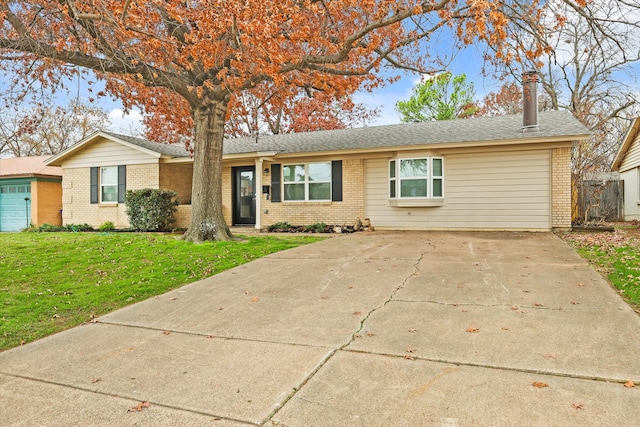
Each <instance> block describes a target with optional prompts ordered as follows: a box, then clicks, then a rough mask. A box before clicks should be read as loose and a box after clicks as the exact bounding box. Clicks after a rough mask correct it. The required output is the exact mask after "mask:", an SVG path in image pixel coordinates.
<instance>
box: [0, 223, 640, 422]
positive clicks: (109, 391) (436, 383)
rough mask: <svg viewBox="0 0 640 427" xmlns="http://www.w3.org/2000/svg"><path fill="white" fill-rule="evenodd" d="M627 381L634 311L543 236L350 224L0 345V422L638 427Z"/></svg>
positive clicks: (634, 361)
mask: <svg viewBox="0 0 640 427" xmlns="http://www.w3.org/2000/svg"><path fill="white" fill-rule="evenodd" d="M629 380H632V381H634V382H635V383H636V384H639V383H640V318H639V317H638V316H637V315H636V314H635V313H634V312H633V311H632V310H631V309H630V308H629V307H628V306H627V305H626V304H625V303H624V302H623V301H622V300H621V299H620V298H619V297H618V295H616V293H615V292H614V291H612V290H611V289H610V287H609V286H608V284H607V283H606V282H605V281H604V280H603V279H602V278H601V277H600V276H599V275H598V273H596V272H595V271H594V270H593V269H592V268H590V267H589V266H588V265H587V264H586V263H585V262H584V261H583V260H581V259H580V258H579V257H578V256H577V255H576V254H575V253H574V252H573V251H572V250H571V249H570V248H569V247H568V246H567V245H566V244H565V243H563V242H562V241H561V240H560V239H559V238H557V237H556V236H554V235H553V234H545V233H539V234H530V233H488V232H487V233H463V232H459V233H441V232H374V233H357V234H354V235H348V236H341V237H337V238H332V239H328V240H325V241H322V242H319V243H315V244H312V245H308V246H304V247H300V248H297V249H293V250H289V251H286V252H281V253H278V254H274V255H270V256H268V257H265V258H262V259H260V260H257V261H254V262H251V263H249V264H246V265H244V266H241V267H238V268H236V269H234V270H230V271H227V272H225V273H222V274H219V275H217V276H214V277H211V278H208V279H206V280H203V281H200V282H197V283H194V284H191V285H189V286H185V287H183V288H181V289H179V290H176V291H173V292H170V293H168V294H165V295H162V296H160V297H157V298H153V299H151V300H148V301H144V302H142V303H139V304H136V305H134V306H131V307H128V308H125V309H123V310H119V311H117V312H114V313H112V314H109V315H107V316H104V317H102V318H100V319H99V320H98V321H97V322H96V323H92V324H87V325H85V326H81V327H78V328H75V329H72V330H69V331H66V332H63V333H60V334H57V335H54V336H51V337H49V338H45V339H42V340H40V341H37V342H34V343H31V344H28V345H25V346H23V347H20V348H16V349H13V350H9V351H6V352H4V353H1V354H0V424H2V425H24V426H36V425H51V426H61V425H64V426H72V425H78V426H90V425H96V426H116V425H117V426H125V425H131V426H133V425H136V426H159V425H166V426H210V425H214V426H240V425H266V426H350V425H362V426H432V425H433V426H470V425H491V426H497V425H505V426H513V425H540V426H565V425H580V426H603V425H616V426H624V425H638V424H640V387H638V386H636V387H635V388H627V387H624V385H623V384H624V383H625V382H627V381H629ZM534 383H535V384H536V385H537V386H534ZM142 402H149V405H148V406H147V404H146V403H145V404H144V405H140V404H141V403H142ZM136 409H138V410H136Z"/></svg>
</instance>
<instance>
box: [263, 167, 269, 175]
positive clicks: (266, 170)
mask: <svg viewBox="0 0 640 427" xmlns="http://www.w3.org/2000/svg"><path fill="white" fill-rule="evenodd" d="M262 174H263V175H265V176H266V175H269V168H264V170H263V171H262Z"/></svg>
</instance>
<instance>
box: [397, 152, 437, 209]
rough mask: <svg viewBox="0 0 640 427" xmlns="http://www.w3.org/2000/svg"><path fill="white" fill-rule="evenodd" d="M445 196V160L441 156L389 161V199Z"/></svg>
mask: <svg viewBox="0 0 640 427" xmlns="http://www.w3.org/2000/svg"><path fill="white" fill-rule="evenodd" d="M442 198H444V161H443V159H442V158H440V157H423V158H414V159H396V160H391V161H390V162H389V199H442Z"/></svg>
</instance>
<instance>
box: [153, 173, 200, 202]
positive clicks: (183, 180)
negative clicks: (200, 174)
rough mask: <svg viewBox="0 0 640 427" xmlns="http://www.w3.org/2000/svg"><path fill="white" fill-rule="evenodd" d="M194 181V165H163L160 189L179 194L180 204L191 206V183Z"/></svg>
mask: <svg viewBox="0 0 640 427" xmlns="http://www.w3.org/2000/svg"><path fill="white" fill-rule="evenodd" d="M192 179H193V163H161V164H160V187H159V188H161V189H164V190H172V191H175V192H176V193H177V194H178V202H179V203H180V204H182V205H189V204H191V181H192Z"/></svg>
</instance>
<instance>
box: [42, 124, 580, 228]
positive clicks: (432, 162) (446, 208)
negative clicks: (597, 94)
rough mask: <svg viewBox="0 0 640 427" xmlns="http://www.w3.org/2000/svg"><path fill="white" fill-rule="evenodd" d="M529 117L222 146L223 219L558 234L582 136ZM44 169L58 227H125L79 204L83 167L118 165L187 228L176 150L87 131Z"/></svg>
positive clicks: (189, 169) (184, 162) (116, 214)
mask: <svg viewBox="0 0 640 427" xmlns="http://www.w3.org/2000/svg"><path fill="white" fill-rule="evenodd" d="M540 118H541V120H540V126H539V131H538V132H535V133H523V132H522V126H521V124H520V123H519V121H520V120H521V118H520V117H519V116H502V117H489V118H479V119H466V120H454V121H448V122H428V123H411V124H402V125H390V126H379V127H369V128H359V129H343V130H336V131H320V132H310V133H302V134H287V135H267V136H261V137H260V140H259V141H258V142H256V141H255V140H254V139H250V138H240V139H234V140H226V141H225V144H224V147H225V149H224V156H223V170H222V197H223V214H224V218H225V221H226V222H227V224H229V225H247V226H253V227H255V228H265V227H268V226H269V225H271V224H274V223H277V222H288V223H290V224H292V225H310V224H314V223H319V222H324V223H326V224H336V225H342V224H353V222H355V221H356V219H358V218H365V217H368V218H370V219H371V221H372V223H373V224H374V225H375V226H376V227H379V228H389V229H461V230H462V229H464V230H487V229H488V230H550V229H553V228H568V227H570V226H571V147H572V144H573V143H574V142H575V141H577V140H581V139H584V138H587V137H588V131H587V130H586V129H585V128H584V127H583V126H582V125H581V124H580V123H579V122H577V121H576V120H575V119H574V118H573V117H572V116H571V115H570V114H569V113H567V112H547V113H541V114H540ZM49 164H51V165H59V166H61V167H62V168H63V176H64V178H63V190H62V191H63V221H64V222H65V223H69V222H73V223H77V222H88V223H90V224H91V225H93V226H95V227H97V226H99V225H100V224H101V223H103V222H104V221H113V222H114V224H115V225H116V226H117V227H126V226H128V221H127V218H126V215H125V210H124V205H123V204H122V203H116V202H115V201H114V200H111V201H106V202H105V201H103V200H99V201H97V202H96V203H90V193H91V188H90V187H91V182H90V181H91V169H92V168H93V169H94V170H98V169H100V171H103V170H106V172H108V170H109V169H110V168H111V172H112V173H113V174H114V175H113V176H115V173H116V169H115V168H116V167H118V168H119V169H118V170H119V171H120V173H122V179H123V183H122V186H123V188H124V186H125V185H126V189H141V188H165V189H171V190H173V191H176V192H177V193H178V200H179V202H180V206H179V207H178V212H177V215H176V227H178V228H184V227H187V226H188V224H189V219H190V213H191V209H190V203H191V197H192V195H191V180H192V179H191V178H192V174H193V163H192V159H191V158H190V157H189V155H188V153H187V152H186V151H185V150H184V149H183V148H182V147H178V146H173V145H167V144H158V143H153V142H150V141H146V140H142V139H136V138H131V137H126V136H122V135H116V134H111V133H106V132H98V133H96V134H94V135H92V136H90V137H89V138H87V139H85V140H83V141H81V142H79V143H78V144H76V145H75V146H73V147H71V148H70V149H68V150H67V151H65V152H63V153H61V154H59V155H58V156H56V157H55V158H52V159H51V160H49ZM125 171H126V172H125ZM103 172H104V171H103ZM103 172H101V173H103ZM106 172H104V173H106ZM125 178H126V179H125ZM114 179H115V178H114ZM125 182H126V184H124V183H125ZM96 185H102V184H96ZM113 185H114V186H115V182H114V183H113ZM100 188H102V187H100ZM95 201H96V200H94V202H95Z"/></svg>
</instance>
